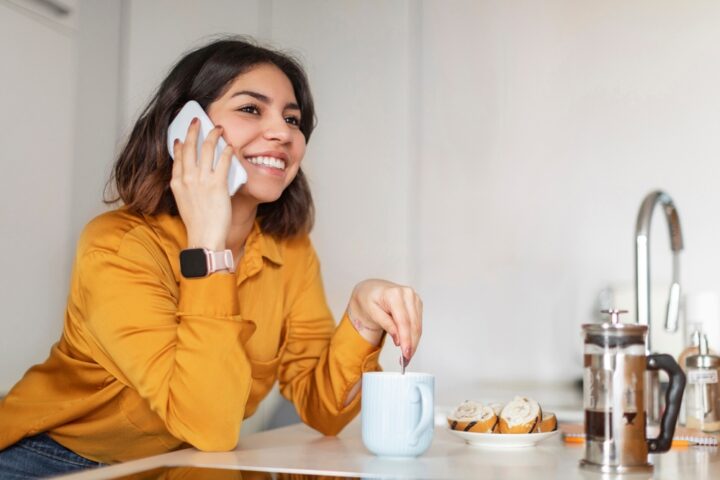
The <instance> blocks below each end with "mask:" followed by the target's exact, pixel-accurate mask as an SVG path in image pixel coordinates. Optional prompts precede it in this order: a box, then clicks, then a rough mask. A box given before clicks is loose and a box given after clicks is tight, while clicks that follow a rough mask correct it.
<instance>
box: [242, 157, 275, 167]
mask: <svg viewBox="0 0 720 480" xmlns="http://www.w3.org/2000/svg"><path fill="white" fill-rule="evenodd" d="M246 160H247V161H248V162H250V163H252V164H253V165H259V166H261V167H269V168H275V169H277V170H285V161H284V160H280V159H279V158H275V157H246Z"/></svg>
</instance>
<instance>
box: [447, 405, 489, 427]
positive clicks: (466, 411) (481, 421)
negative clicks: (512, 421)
mask: <svg viewBox="0 0 720 480" xmlns="http://www.w3.org/2000/svg"><path fill="white" fill-rule="evenodd" d="M447 420H448V425H450V428H451V429H453V430H461V431H463V432H475V433H491V432H492V431H493V428H494V427H495V425H496V424H497V421H498V417H497V415H496V414H495V412H494V411H493V409H492V408H491V407H488V406H485V405H483V404H481V403H480V402H475V401H472V400H466V401H464V402H463V403H461V404H460V405H458V407H457V408H456V409H455V410H454V411H453V413H452V414H450V415H449V416H448V419H447Z"/></svg>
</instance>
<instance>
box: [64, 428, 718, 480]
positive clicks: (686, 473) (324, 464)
mask: <svg viewBox="0 0 720 480" xmlns="http://www.w3.org/2000/svg"><path fill="white" fill-rule="evenodd" d="M584 452H585V449H584V446H582V445H570V444H565V443H563V442H562V440H561V439H560V436H559V435H558V436H557V437H555V438H551V439H549V440H547V441H545V442H543V443H540V444H539V445H538V446H536V447H530V448H524V449H509V450H499V449H479V448H472V447H470V446H468V445H466V444H464V443H463V442H462V440H460V439H458V438H457V437H455V436H454V435H452V434H451V433H450V431H449V430H448V429H447V428H446V427H436V429H435V438H434V440H433V444H432V446H431V447H430V449H429V450H428V451H427V452H426V453H425V454H424V455H422V456H420V457H418V458H414V459H386V458H379V457H376V456H374V455H372V454H371V453H369V452H368V451H367V450H366V449H365V447H364V446H363V444H362V440H361V436H360V422H359V419H356V420H355V421H353V422H352V423H351V424H350V425H349V426H348V427H347V428H346V429H345V430H344V431H343V432H342V433H341V434H340V435H339V436H338V437H324V436H322V435H321V434H319V433H317V432H315V431H314V430H312V429H310V428H309V427H307V426H305V425H302V424H298V425H292V426H289V427H284V428H280V429H276V430H270V431H267V432H261V433H257V434H253V435H249V436H247V437H246V438H244V439H242V440H241V441H240V443H239V445H238V447H237V449H236V450H234V451H232V452H223V453H207V452H199V451H197V450H195V449H186V450H180V451H177V452H171V453H168V454H164V455H158V456H155V457H149V458H145V459H141V460H136V461H133V462H127V463H123V464H118V465H113V466H111V467H106V468H102V469H97V470H94V471H86V472H82V473H79V474H75V475H69V476H64V477H61V478H63V479H67V480H70V479H75V480H82V479H106V478H113V477H116V476H120V475H125V474H129V473H134V472H138V471H142V470H147V469H150V468H155V467H159V466H198V467H216V468H217V467H220V468H228V469H245V470H260V471H282V472H290V473H306V474H312V473H314V474H318V475H336V476H359V477H362V476H378V477H385V478H402V479H406V478H407V479H409V478H413V479H441V478H442V479H447V478H452V479H491V478H492V479H507V480H510V479H523V480H525V479H527V478H542V479H576V478H587V479H598V480H600V479H601V478H602V476H601V475H600V474H596V473H592V472H587V471H585V470H581V469H580V468H579V467H578V462H579V460H580V459H581V458H582V457H583V455H584ZM650 458H651V462H652V463H654V464H655V470H654V472H653V474H651V475H640V476H631V477H623V478H632V479H636V478H655V479H673V480H676V479H680V478H692V479H695V480H705V479H708V480H709V479H718V478H720V451H719V450H718V449H717V448H712V447H685V448H681V449H673V450H671V451H670V452H668V453H665V454H662V455H651V457H650Z"/></svg>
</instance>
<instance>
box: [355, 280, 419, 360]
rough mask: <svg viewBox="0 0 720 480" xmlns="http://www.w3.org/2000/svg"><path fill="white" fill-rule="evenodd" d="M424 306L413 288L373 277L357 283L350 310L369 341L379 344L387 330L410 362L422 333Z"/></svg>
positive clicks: (361, 332)
mask: <svg viewBox="0 0 720 480" xmlns="http://www.w3.org/2000/svg"><path fill="white" fill-rule="evenodd" d="M422 309H423V306H422V300H420V297H419V296H418V294H417V293H415V291H414V290H413V289H412V288H410V287H405V286H402V285H398V284H396V283H392V282H388V281H385V280H374V279H372V280H364V281H362V282H360V283H358V284H357V285H356V286H355V288H354V289H353V293H352V296H351V297H350V303H349V304H348V310H347V312H348V316H349V317H350V320H351V321H352V324H353V325H354V326H355V328H356V329H357V331H358V332H359V333H360V335H362V336H363V338H365V339H366V340H367V341H368V342H370V343H373V344H375V345H377V344H378V343H380V339H381V338H382V334H383V332H384V331H385V332H387V333H388V334H389V335H390V336H391V337H392V339H393V342H394V343H395V345H397V346H399V347H400V348H401V350H402V355H403V357H405V362H406V363H407V362H409V361H410V359H411V358H412V356H413V355H414V354H415V352H416V351H417V346H418V343H419V342H420V336H421V335H422Z"/></svg>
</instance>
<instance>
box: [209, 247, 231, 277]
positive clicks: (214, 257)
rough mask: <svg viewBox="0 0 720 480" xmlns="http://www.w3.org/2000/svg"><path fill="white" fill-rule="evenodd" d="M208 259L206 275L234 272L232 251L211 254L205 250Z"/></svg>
mask: <svg viewBox="0 0 720 480" xmlns="http://www.w3.org/2000/svg"><path fill="white" fill-rule="evenodd" d="M206 252H207V259H208V273H213V272H218V271H221V270H227V271H229V272H234V271H235V261H234V259H233V254H232V251H230V250H221V251H219V252H211V251H208V250H206Z"/></svg>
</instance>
